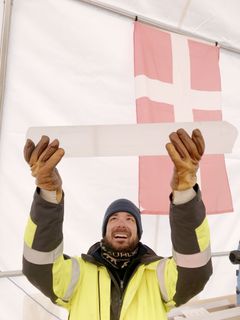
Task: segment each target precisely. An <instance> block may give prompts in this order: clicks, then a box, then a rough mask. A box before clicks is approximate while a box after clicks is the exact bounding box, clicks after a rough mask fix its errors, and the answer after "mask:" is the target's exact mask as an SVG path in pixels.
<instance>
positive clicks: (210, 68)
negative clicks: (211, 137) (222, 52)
mask: <svg viewBox="0 0 240 320" xmlns="http://www.w3.org/2000/svg"><path fill="white" fill-rule="evenodd" d="M134 55H135V60H134V62H135V84H136V108H137V122H138V123H150V122H174V121H175V122H186V121H191V122H192V121H210V120H211V121H222V111H221V78H220V71H219V64H218V60H219V48H218V47H216V46H214V45H210V44H207V43H204V42H199V41H197V40H193V39H189V38H187V37H185V36H181V35H177V34H173V33H169V32H165V31H162V30H160V29H158V28H154V27H151V26H148V25H145V24H142V23H139V22H135V30H134ZM172 168H173V165H172V163H171V160H170V159H169V158H168V157H167V156H156V157H153V156H149V157H140V158H139V204H140V208H141V210H142V213H150V214H165V213H168V211H169V200H168V196H169V193H170V191H171V190H170V180H171V176H172ZM198 181H199V182H200V184H201V189H202V194H203V199H204V202H205V205H206V208H207V212H208V213H222V212H230V211H233V206H232V198H231V192H230V188H229V183H228V178H227V172H226V167H225V159H224V155H205V156H204V157H203V159H202V160H201V163H200V176H199V178H198Z"/></svg>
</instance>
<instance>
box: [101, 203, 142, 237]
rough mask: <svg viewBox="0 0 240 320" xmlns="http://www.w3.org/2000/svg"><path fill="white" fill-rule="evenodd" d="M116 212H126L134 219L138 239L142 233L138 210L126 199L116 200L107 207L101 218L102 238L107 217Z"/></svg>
mask: <svg viewBox="0 0 240 320" xmlns="http://www.w3.org/2000/svg"><path fill="white" fill-rule="evenodd" d="M116 212H128V213H130V214H131V215H132V216H133V217H134V218H135V220H136V224H137V230H138V238H139V239H140V238H141V236H142V232H143V230H142V221H141V215H140V210H139V209H138V208H137V207H136V206H135V204H134V203H132V202H131V201H130V200H127V199H118V200H115V201H113V202H112V203H111V204H110V205H109V207H108V208H107V210H106V212H105V215H104V218H103V224H102V236H103V237H104V236H105V233H106V227H107V223H108V219H109V217H110V216H111V215H112V214H114V213H116Z"/></svg>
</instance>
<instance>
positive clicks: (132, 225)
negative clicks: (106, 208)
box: [104, 212, 139, 251]
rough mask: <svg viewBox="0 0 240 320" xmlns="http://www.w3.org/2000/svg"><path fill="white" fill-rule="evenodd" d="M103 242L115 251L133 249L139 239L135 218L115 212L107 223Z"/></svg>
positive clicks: (126, 213) (125, 213)
mask: <svg viewBox="0 0 240 320" xmlns="http://www.w3.org/2000/svg"><path fill="white" fill-rule="evenodd" d="M104 239H105V241H106V242H107V243H108V244H109V245H110V246H111V247H112V248H113V249H114V250H116V251H128V250H129V251H131V250H133V249H135V247H136V245H137V243H138V241H139V239H138V235H137V224H136V220H135V218H134V217H133V216H132V215H131V214H129V213H128V212H117V213H114V214H112V215H111V216H110V218H109V219H108V223H107V228H106V235H105V238H104Z"/></svg>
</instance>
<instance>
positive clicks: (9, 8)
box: [0, 0, 13, 127]
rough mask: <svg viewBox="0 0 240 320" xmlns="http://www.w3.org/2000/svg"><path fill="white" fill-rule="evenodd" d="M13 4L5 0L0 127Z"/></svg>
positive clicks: (0, 77)
mask: <svg viewBox="0 0 240 320" xmlns="http://www.w3.org/2000/svg"><path fill="white" fill-rule="evenodd" d="M12 6H13V0H4V8H3V19H2V32H1V46H0V127H1V123H2V114H3V103H4V93H5V83H6V70H7V55H8V44H9V34H10V25H11V16H12Z"/></svg>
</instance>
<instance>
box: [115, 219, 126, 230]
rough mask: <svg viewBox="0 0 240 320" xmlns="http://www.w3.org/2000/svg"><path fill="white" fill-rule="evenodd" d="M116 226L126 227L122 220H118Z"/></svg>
mask: <svg viewBox="0 0 240 320" xmlns="http://www.w3.org/2000/svg"><path fill="white" fill-rule="evenodd" d="M117 226H119V227H124V228H125V227H126V222H125V220H124V219H119V220H118V221H117Z"/></svg>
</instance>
